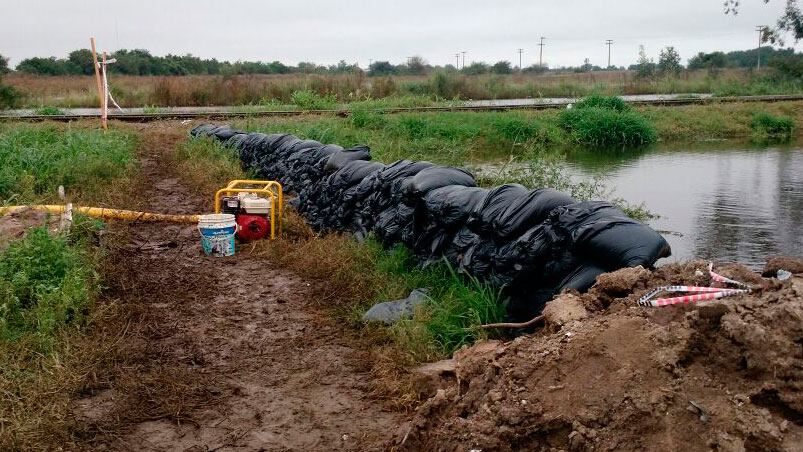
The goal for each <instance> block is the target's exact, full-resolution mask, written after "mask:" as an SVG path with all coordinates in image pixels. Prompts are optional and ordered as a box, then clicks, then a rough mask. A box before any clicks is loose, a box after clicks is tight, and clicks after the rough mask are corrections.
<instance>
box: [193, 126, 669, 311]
mask: <svg viewBox="0 0 803 452" xmlns="http://www.w3.org/2000/svg"><path fill="white" fill-rule="evenodd" d="M191 135H192V136H193V137H199V136H206V137H213V138H215V139H217V140H219V141H221V142H223V143H224V144H225V145H227V146H229V147H231V148H233V149H236V150H237V151H238V152H239V156H240V159H241V161H242V165H243V168H244V169H254V170H256V172H257V174H258V175H259V177H261V178H264V179H270V180H278V181H279V182H280V183H281V184H282V185H283V186H284V190H285V192H288V193H289V192H295V193H297V194H298V198H297V199H296V200H295V201H294V203H295V207H296V208H297V210H298V211H299V212H300V213H301V214H302V215H303V216H304V217H305V218H306V220H307V221H308V222H309V223H310V225H311V226H312V227H313V228H314V229H316V230H318V231H321V232H351V233H353V234H355V235H356V236H357V237H358V238H364V237H366V236H367V235H368V234H369V233H373V234H375V236H376V237H377V238H378V239H379V240H380V241H381V242H382V243H383V244H384V245H385V246H388V247H389V246H393V245H394V244H397V243H402V244H404V245H406V246H407V247H409V248H410V249H411V250H412V251H413V253H414V254H415V256H416V257H417V258H418V259H419V260H420V262H421V263H422V264H424V265H426V264H428V263H432V262H436V261H439V260H441V259H444V258H445V259H447V260H448V261H449V262H450V263H451V264H452V265H453V266H455V267H457V268H459V269H461V270H462V271H465V272H467V273H469V274H471V275H474V276H476V277H477V278H479V279H480V280H484V281H488V282H490V283H492V284H494V285H496V286H499V287H504V288H505V292H506V294H507V295H508V296H509V301H508V306H507V308H508V315H509V317H510V318H511V320H514V321H515V320H529V319H530V318H532V317H534V316H535V315H537V314H538V313H540V312H541V310H542V309H543V306H544V304H545V303H546V302H547V301H549V300H550V299H552V297H553V296H554V295H555V294H556V293H559V292H560V291H562V290H564V289H569V288H572V289H577V290H580V291H584V290H586V289H588V288H589V287H591V285H592V284H593V283H594V281H595V279H596V277H597V276H598V275H599V274H601V273H604V272H608V271H613V270H616V269H619V268H623V267H634V266H638V265H641V266H644V267H647V268H649V267H651V266H652V265H653V264H654V263H655V261H656V260H658V259H659V258H662V257H667V256H669V254H670V248H669V245H668V244H667V242H666V240H664V238H663V237H662V236H661V235H660V234H658V233H657V232H655V231H654V230H652V229H651V228H649V227H648V226H646V225H644V224H642V223H641V222H639V221H636V220H634V219H632V218H630V217H628V216H627V215H625V213H624V212H622V211H621V210H620V209H619V208H617V207H615V206H614V205H612V204H610V203H608V202H605V201H585V202H577V201H575V200H574V199H572V198H571V197H570V196H568V195H566V194H564V193H561V192H558V191H555V190H552V189H549V188H540V189H528V188H526V187H523V186H521V185H519V184H505V185H502V186H500V187H496V188H492V189H486V188H481V187H477V186H476V181H475V180H474V177H473V176H472V175H471V173H469V172H468V171H466V170H463V169H460V168H453V167H447V166H440V165H435V164H433V163H430V162H413V161H409V160H399V161H397V162H394V163H391V164H389V165H385V164H382V163H377V162H372V161H370V160H371V152H370V149H369V148H368V147H367V146H357V147H354V148H350V149H343V148H342V147H340V146H337V145H333V144H327V145H324V144H322V143H319V142H317V141H312V140H302V139H299V138H297V137H295V136H293V135H288V134H263V133H246V132H243V131H239V130H235V129H232V128H230V127H228V126H215V125H211V124H204V125H200V126H198V127H195V128H194V129H193V130H192V131H191Z"/></svg>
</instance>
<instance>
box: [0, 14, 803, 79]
mask: <svg viewBox="0 0 803 452" xmlns="http://www.w3.org/2000/svg"><path fill="white" fill-rule="evenodd" d="M741 3H742V6H741V11H740V13H739V15H738V16H730V15H728V16H726V15H725V14H723V7H722V0H674V1H669V0H666V1H664V0H582V1H581V0H530V1H525V0H486V1H479V0H404V1H389V0H386V1H381V0H373V1H369V0H328V1H326V0H294V1H278V0H214V1H212V0H162V1H157V0H136V1H131V0H106V1H99V0H69V1H68V0H0V12H1V13H0V14H2V16H0V54H2V55H4V56H6V57H10V58H11V65H12V66H14V65H16V64H17V63H19V61H20V60H21V59H23V58H26V57H30V56H58V57H62V58H63V57H66V55H67V53H68V52H69V51H71V50H74V49H77V48H82V47H88V41H89V36H92V35H94V36H95V37H96V38H97V40H98V45H99V48H100V49H99V50H114V49H117V48H128V49H132V48H143V49H148V50H150V51H151V52H152V53H153V54H156V55H165V54H167V53H173V54H184V53H192V54H194V55H198V56H201V57H215V58H218V59H221V60H230V61H234V60H252V61H253V60H262V61H272V60H280V61H282V62H285V63H291V64H296V63H298V62H299V61H314V62H317V63H326V64H332V63H336V62H337V61H338V60H340V59H344V60H346V61H348V62H350V63H353V62H358V63H359V64H360V65H361V66H363V67H364V66H367V65H368V61H369V59H373V60H374V61H376V60H390V61H392V62H394V63H399V62H404V61H405V58H406V57H407V56H411V55H421V56H423V57H424V59H426V60H427V61H429V62H430V63H432V64H446V63H453V62H454V61H455V59H454V54H455V53H456V52H458V51H463V50H466V51H467V56H466V63H469V62H471V61H474V60H476V61H487V62H495V61H498V60H503V59H504V60H509V61H511V62H512V63H513V64H514V66H515V65H518V54H517V53H516V49H517V48H523V49H524V54H523V62H524V66H528V65H530V64H533V63H537V62H538V46H537V44H538V42H539V37H540V36H546V37H547V41H546V44H547V45H546V47H545V48H544V61H545V62H546V63H548V64H549V65H550V66H552V67H556V66H576V65H580V64H582V62H583V59H584V58H589V59H590V61H591V63H593V64H597V65H600V66H604V65H605V64H606V63H607V48H606V46H605V40H606V39H613V40H614V46H613V49H612V64H614V65H618V66H621V65H625V66H626V65H629V64H631V63H633V62H635V60H636V58H637V53H638V45H639V44H644V46H645V47H646V49H647V52H648V53H649V54H650V55H651V56H653V57H654V58H655V57H657V54H658V50H659V49H660V48H661V47H664V46H668V45H673V46H675V47H676V48H677V49H678V50H679V52H680V55H681V56H682V57H683V59H684V61H685V60H686V59H688V58H689V57H691V56H692V55H694V54H695V53H697V52H698V51H713V50H725V51H727V50H738V49H748V48H754V47H756V45H757V39H758V36H757V33H756V32H755V31H754V29H755V26H756V25H759V24H774V23H775V21H776V19H777V18H778V16H779V15H780V13H781V11H782V9H783V4H784V0H771V1H770V3H769V5H764V3H763V1H762V0H743V1H742V2H741ZM797 48H798V50H799V49H800V48H801V46H800V45H798V46H797Z"/></svg>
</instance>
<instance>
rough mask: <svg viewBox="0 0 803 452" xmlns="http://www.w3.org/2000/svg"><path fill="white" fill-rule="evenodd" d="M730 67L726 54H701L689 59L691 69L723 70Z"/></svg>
mask: <svg viewBox="0 0 803 452" xmlns="http://www.w3.org/2000/svg"><path fill="white" fill-rule="evenodd" d="M727 66H728V56H727V55H725V53H724V52H719V51H717V52H711V53H704V52H700V53H698V54H697V55H695V56H693V57H691V58H690V59H689V69H722V68H724V67H727Z"/></svg>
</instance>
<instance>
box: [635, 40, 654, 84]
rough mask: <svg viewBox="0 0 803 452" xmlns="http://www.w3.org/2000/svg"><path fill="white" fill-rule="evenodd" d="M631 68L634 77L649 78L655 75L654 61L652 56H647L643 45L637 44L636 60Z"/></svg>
mask: <svg viewBox="0 0 803 452" xmlns="http://www.w3.org/2000/svg"><path fill="white" fill-rule="evenodd" d="M633 69H634V70H635V71H636V77H638V78H649V77H652V76H653V75H655V63H654V62H653V61H652V58H650V57H648V56H647V51H646V50H644V45H639V46H638V60H637V62H636V64H635V65H634V66H633Z"/></svg>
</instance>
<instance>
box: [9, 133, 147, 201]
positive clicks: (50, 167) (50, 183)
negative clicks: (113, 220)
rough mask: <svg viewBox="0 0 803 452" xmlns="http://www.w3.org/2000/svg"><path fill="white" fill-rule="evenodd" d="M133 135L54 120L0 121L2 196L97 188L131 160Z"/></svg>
mask: <svg viewBox="0 0 803 452" xmlns="http://www.w3.org/2000/svg"><path fill="white" fill-rule="evenodd" d="M135 144H136V137H135V136H134V135H133V134H131V133H129V132H125V131H120V130H115V129H112V130H109V131H106V132H103V131H100V130H91V129H81V128H72V127H69V126H68V127H61V126H56V125H45V126H42V125H14V124H3V125H0V202H1V201H5V202H26V203H27V202H33V201H38V200H42V199H52V198H54V197H55V194H56V188H57V187H58V186H59V185H64V187H65V188H67V189H68V190H69V191H70V192H73V193H89V192H93V191H97V190H101V189H102V188H103V187H102V186H103V184H104V183H107V182H109V181H110V180H112V179H114V178H117V177H120V176H121V175H123V174H124V173H125V172H126V171H127V170H128V169H129V168H130V166H131V165H132V164H133V159H134V157H133V149H134V146H135Z"/></svg>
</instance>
